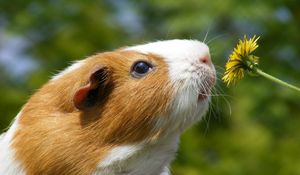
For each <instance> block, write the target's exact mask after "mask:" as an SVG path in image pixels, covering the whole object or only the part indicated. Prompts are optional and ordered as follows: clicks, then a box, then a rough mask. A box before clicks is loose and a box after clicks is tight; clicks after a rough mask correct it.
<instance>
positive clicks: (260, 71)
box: [254, 68, 300, 92]
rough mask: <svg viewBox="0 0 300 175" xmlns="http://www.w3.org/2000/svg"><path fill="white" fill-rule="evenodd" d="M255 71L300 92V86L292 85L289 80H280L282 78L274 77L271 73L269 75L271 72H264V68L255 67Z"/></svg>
mask: <svg viewBox="0 0 300 175" xmlns="http://www.w3.org/2000/svg"><path fill="white" fill-rule="evenodd" d="M254 71H255V72H256V73H257V74H258V75H261V76H263V77H265V78H267V79H269V80H271V81H273V82H276V83H278V84H281V85H283V86H285V87H288V88H291V89H294V90H296V91H298V92H300V88H298V87H296V86H293V85H291V84H289V83H287V82H284V81H282V80H280V79H278V78H276V77H273V76H271V75H269V74H267V73H265V72H263V71H262V70H260V69H258V68H254Z"/></svg>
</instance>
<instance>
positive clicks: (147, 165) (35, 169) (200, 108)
mask: <svg viewBox="0 0 300 175" xmlns="http://www.w3.org/2000/svg"><path fill="white" fill-rule="evenodd" d="M214 83H215V70H214V67H213V65H212V63H211V61H210V54H209V49H208V47H207V46H206V45H205V44H204V43H201V42H199V41H193V40H168V41H158V42H154V43H149V44H144V45H138V46H133V47H127V48H123V49H119V50H116V51H113V52H105V53H100V54H97V55H94V56H91V57H88V58H87V59H84V60H81V61H79V62H77V63H75V64H73V65H72V66H70V67H69V68H67V69H66V70H65V71H63V72H61V73H60V74H59V75H57V76H55V77H54V78H52V79H51V80H50V81H49V82H48V83H46V84H45V85H44V86H43V87H42V88H41V89H40V90H38V91H37V92H36V93H35V94H34V95H33V96H32V97H31V98H30V99H29V100H28V102H27V103H26V104H25V105H24V106H23V108H22V110H21V111H20V113H19V114H18V116H17V117H16V119H15V121H14V123H13V124H12V126H11V127H10V129H9V130H8V131H7V132H6V133H5V134H3V135H1V137H0V153H1V154H0V174H99V175H106V174H107V175H113V174H132V175H139V174H144V175H152V174H153V175H154V174H162V175H167V174H169V170H168V166H169V164H170V162H171V161H172V159H173V158H174V156H175V154H176V151H177V147H178V143H179V137H180V135H181V134H182V132H183V131H184V130H185V129H186V128H188V127H190V126H191V125H192V124H193V123H195V122H197V121H198V120H199V119H200V118H201V117H202V116H203V115H204V114H205V112H206V110H207V108H208V103H209V94H210V89H211V88H212V86H213V85H214Z"/></svg>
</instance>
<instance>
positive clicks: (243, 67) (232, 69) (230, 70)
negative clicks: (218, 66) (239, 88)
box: [222, 36, 259, 86]
mask: <svg viewBox="0 0 300 175" xmlns="http://www.w3.org/2000/svg"><path fill="white" fill-rule="evenodd" d="M258 39H259V37H256V36H254V37H252V38H250V39H249V40H248V39H247V37H246V36H244V40H239V43H238V44H237V46H236V47H235V48H234V50H233V52H232V53H231V55H230V56H229V60H228V61H227V63H226V66H225V67H226V70H225V73H224V76H223V78H222V80H223V81H224V82H225V83H226V84H227V86H229V85H230V84H232V83H235V82H236V81H237V80H240V79H242V78H243V77H244V74H245V71H248V72H252V71H253V67H254V66H257V65H258V57H257V56H255V55H251V53H252V52H253V51H254V50H255V49H256V48H257V47H258V45H257V40H258Z"/></svg>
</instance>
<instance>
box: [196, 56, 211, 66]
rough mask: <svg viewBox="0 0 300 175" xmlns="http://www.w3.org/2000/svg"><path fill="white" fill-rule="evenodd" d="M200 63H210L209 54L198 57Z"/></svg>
mask: <svg viewBox="0 0 300 175" xmlns="http://www.w3.org/2000/svg"><path fill="white" fill-rule="evenodd" d="M199 61H200V63H202V64H207V65H210V64H211V60H210V56H209V55H205V56H203V57H200V58H199Z"/></svg>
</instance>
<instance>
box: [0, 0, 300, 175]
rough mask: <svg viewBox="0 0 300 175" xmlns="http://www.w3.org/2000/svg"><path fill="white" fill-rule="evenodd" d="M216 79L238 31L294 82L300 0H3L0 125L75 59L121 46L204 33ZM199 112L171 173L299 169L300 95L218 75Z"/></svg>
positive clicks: (238, 174)
mask: <svg viewBox="0 0 300 175" xmlns="http://www.w3.org/2000/svg"><path fill="white" fill-rule="evenodd" d="M207 32H208V36H207V39H206V42H207V43H208V45H209V46H210V48H211V53H212V59H213V62H214V63H215V65H216V69H217V71H218V73H219V75H218V77H219V79H220V78H221V75H222V73H223V72H224V69H223V67H224V64H225V62H226V60H227V57H228V55H229V54H230V52H231V51H232V49H233V47H234V46H235V44H236V43H237V40H238V39H239V38H241V37H242V36H243V35H244V34H247V35H248V36H253V35H254V34H256V35H259V36H261V39H260V40H259V44H260V47H259V48H258V50H257V52H256V54H257V55H258V56H260V57H261V62H260V67H261V68H262V69H263V70H264V71H266V72H268V73H270V74H272V75H274V76H277V77H279V78H281V79H283V80H286V81H288V82H291V83H293V84H295V85H297V86H300V1H299V0H283V1H280V0H274V1H272V0H265V1H259V0H245V1H240V0H227V1H223V0H214V1H213V0H211V1H203V0H185V1H174V0H153V1H138V0H133V1H128V0H104V1H103V0H102V1H101V0H97V1H79V0H73V1H67V0H48V1H34V0H10V1H8V0H6V1H5V0H0V72H1V73H0V94H1V98H0V111H1V117H0V129H1V131H5V129H6V128H7V127H8V125H9V123H10V122H11V121H12V119H13V118H14V116H15V115H16V114H17V113H18V111H19V110H20V108H21V106H22V105H23V104H24V103H25V102H26V100H27V99H28V97H29V96H30V95H31V94H32V93H34V92H35V91H36V89H38V88H39V87H40V86H41V85H42V84H43V83H45V82H46V81H47V80H48V79H49V78H50V77H51V76H53V75H54V74H55V73H57V72H58V71H59V70H62V69H63V68H65V67H66V66H68V65H69V64H70V63H71V62H72V61H73V60H77V59H82V58H85V57H86V56H89V55H92V54H94V53H97V52H101V51H105V50H112V49H115V48H118V47H122V46H126V45H134V44H140V43H145V42H149V41H156V40H165V39H173V38H187V39H198V40H203V39H204V37H205V35H206V33H207ZM214 94H215V96H214V97H213V99H212V105H211V108H210V111H209V112H208V114H207V116H206V117H205V119H204V120H203V121H202V122H201V123H199V124H197V125H195V126H194V127H193V128H191V129H189V130H187V132H186V133H185V134H184V135H183V137H182V142H181V146H180V150H179V152H178V156H177V159H176V160H175V161H174V162H173V164H172V173H173V174H174V175H198V174H207V175H227V174H228V175H248V174H249V175H253V174H270V175H271V174H272V175H273V174H279V175H294V174H295V175H296V174H300V94H299V93H297V92H296V91H293V90H289V89H286V88H283V87H280V86H278V85H276V84H273V83H272V82H269V81H268V80H265V79H263V78H260V77H249V76H248V77H246V78H244V79H243V80H241V81H239V82H238V83H237V84H236V86H232V87H230V88H227V87H225V86H224V84H223V83H222V82H221V81H220V80H219V81H218V83H217V87H216V90H215V91H214Z"/></svg>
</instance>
